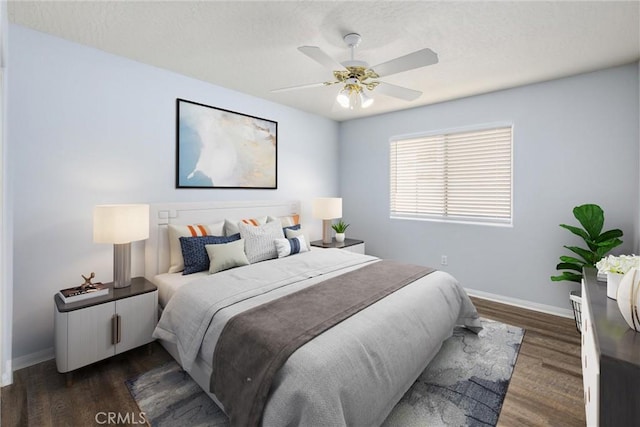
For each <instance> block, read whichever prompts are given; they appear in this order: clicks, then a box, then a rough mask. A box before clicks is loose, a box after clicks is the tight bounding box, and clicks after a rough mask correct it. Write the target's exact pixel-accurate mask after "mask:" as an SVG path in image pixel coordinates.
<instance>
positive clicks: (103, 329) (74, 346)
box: [54, 277, 158, 383]
mask: <svg viewBox="0 0 640 427" xmlns="http://www.w3.org/2000/svg"><path fill="white" fill-rule="evenodd" d="M106 286H108V287H109V288H110V289H109V294H108V295H103V296H99V297H94V298H88V299H84V300H81V301H77V302H72V303H68V304H65V303H64V302H63V300H62V297H60V295H59V294H56V295H55V296H54V301H55V306H56V307H55V316H54V317H55V319H54V320H55V334H56V339H55V340H56V342H55V352H56V365H57V368H58V372H61V373H65V372H70V371H73V370H74V369H78V368H81V367H83V366H86V365H89V364H91V363H93V362H97V361H99V360H102V359H106V358H108V357H111V356H114V355H116V354H119V353H122V352H125V351H127V350H131V349H132V348H135V347H139V346H141V345H144V344H148V343H150V342H151V341H153V337H152V336H151V335H152V334H153V330H154V329H155V327H156V323H157V318H158V288H157V287H156V286H155V285H154V284H153V283H151V282H149V281H148V280H147V279H145V278H144V277H134V278H133V279H131V286H127V287H126V288H113V283H107V284H106ZM70 380H71V377H70V376H68V377H67V382H68V383H70Z"/></svg>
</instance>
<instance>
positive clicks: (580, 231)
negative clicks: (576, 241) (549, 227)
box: [560, 224, 589, 240]
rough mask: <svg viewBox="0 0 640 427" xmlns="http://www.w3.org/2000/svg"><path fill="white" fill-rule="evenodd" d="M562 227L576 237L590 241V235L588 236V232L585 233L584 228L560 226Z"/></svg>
mask: <svg viewBox="0 0 640 427" xmlns="http://www.w3.org/2000/svg"><path fill="white" fill-rule="evenodd" d="M560 227H562V228H566V229H567V230H569V231H570V232H572V233H573V234H575V235H576V236H578V237H582V238H583V239H585V240H587V239H589V234H587V232H586V231H584V230H583V229H582V228H578V227H574V226H573V225H567V224H560Z"/></svg>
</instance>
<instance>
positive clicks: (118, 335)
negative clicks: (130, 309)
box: [116, 314, 122, 344]
mask: <svg viewBox="0 0 640 427" xmlns="http://www.w3.org/2000/svg"><path fill="white" fill-rule="evenodd" d="M116 318H117V319H118V334H117V340H116V344H120V341H121V340H122V317H120V315H119V314H116Z"/></svg>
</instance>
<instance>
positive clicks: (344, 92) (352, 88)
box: [271, 33, 438, 109]
mask: <svg viewBox="0 0 640 427" xmlns="http://www.w3.org/2000/svg"><path fill="white" fill-rule="evenodd" d="M343 40H344V42H345V43H346V44H347V46H349V48H350V49H351V59H350V60H348V61H344V62H342V63H339V62H338V61H336V60H334V59H333V58H331V57H330V56H329V55H327V54H326V53H325V52H324V51H323V50H322V49H320V48H319V47H316V46H300V47H299V48H298V50H299V51H300V52H302V53H303V54H305V55H307V56H308V57H309V58H311V59H313V60H314V61H316V62H318V63H319V64H320V65H323V66H325V67H327V68H329V69H330V70H332V71H333V77H334V79H335V80H332V81H326V82H321V83H311V84H305V85H300V86H292V87H285V88H281V89H274V90H272V91H271V92H274V93H275V92H286V91H290V90H298V89H306V88H312V87H318V86H331V85H334V84H339V83H342V84H344V87H343V88H342V89H341V90H340V92H338V96H337V97H336V101H337V102H338V104H340V106H341V107H343V108H349V109H353V108H355V107H356V106H360V107H362V108H367V107H369V106H371V104H373V98H371V97H370V96H369V95H368V94H367V93H365V89H366V90H367V91H373V90H374V89H375V90H376V92H379V93H382V94H384V95H388V96H393V97H395V98H400V99H404V100H406V101H413V100H415V99H417V98H418V97H420V95H422V92H420V91H418V90H413V89H408V88H406V87H402V86H397V85H393V84H391V83H386V82H382V81H380V80H378V79H379V78H381V77H386V76H390V75H392V74H397V73H401V72H403V71H408V70H413V69H415V68H420V67H426V66H427V65H433V64H436V63H438V54H436V53H435V52H434V51H432V50H431V49H428V48H425V49H420V50H417V51H415V52H413V53H410V54H408V55H404V56H400V57H398V58H395V59H392V60H390V61H387V62H383V63H382V64H378V65H376V66H373V67H369V64H367V63H366V62H364V61H358V60H356V59H355V48H356V47H357V46H358V45H359V44H360V41H361V40H362V37H361V36H360V34H357V33H349V34H347V35H346V36H344V38H343Z"/></svg>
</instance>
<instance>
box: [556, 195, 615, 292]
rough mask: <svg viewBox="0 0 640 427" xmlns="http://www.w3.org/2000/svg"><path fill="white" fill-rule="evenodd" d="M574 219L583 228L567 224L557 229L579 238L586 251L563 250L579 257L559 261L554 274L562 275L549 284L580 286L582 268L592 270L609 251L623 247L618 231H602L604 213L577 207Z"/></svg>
mask: <svg viewBox="0 0 640 427" xmlns="http://www.w3.org/2000/svg"><path fill="white" fill-rule="evenodd" d="M573 216H574V217H575V218H576V219H577V220H578V222H579V223H580V225H582V228H580V227H575V226H572V225H567V224H560V227H562V228H565V229H567V230H569V231H570V232H572V233H573V234H575V235H576V236H578V237H581V238H582V239H583V240H584V242H585V244H586V246H587V247H586V248H584V247H579V246H567V245H565V246H564V247H565V248H567V249H569V250H570V251H571V252H573V253H574V254H575V255H577V256H578V257H575V256H566V255H563V256H561V257H560V263H559V264H558V265H556V270H559V271H561V270H564V271H562V274H560V275H558V276H551V280H552V281H554V282H560V281H564V280H567V281H570V282H578V283H580V281H581V280H582V268H583V267H585V266H590V267H595V265H596V263H597V262H598V261H600V260H601V259H602V258H603V257H604V256H605V255H606V254H607V253H608V252H609V251H610V250H611V249H613V248H615V247H616V246H619V245H621V244H622V240H620V237H622V231H621V230H619V229H617V228H616V229H613V230H608V231H604V232H603V231H602V228H603V226H604V211H603V210H602V208H601V207H600V206H598V205H594V204H586V205H580V206H576V207H575V208H573Z"/></svg>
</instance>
